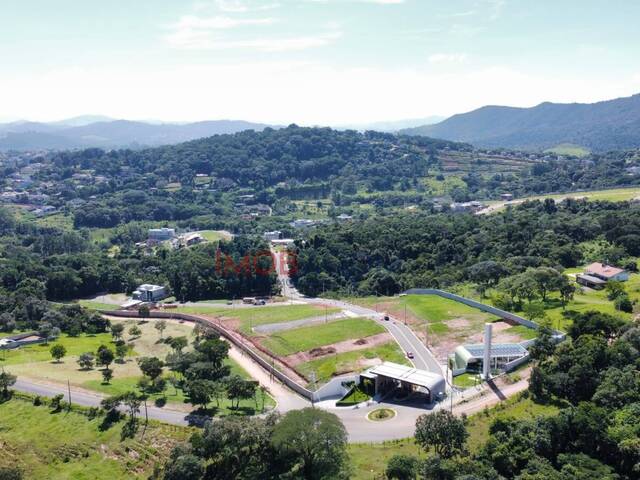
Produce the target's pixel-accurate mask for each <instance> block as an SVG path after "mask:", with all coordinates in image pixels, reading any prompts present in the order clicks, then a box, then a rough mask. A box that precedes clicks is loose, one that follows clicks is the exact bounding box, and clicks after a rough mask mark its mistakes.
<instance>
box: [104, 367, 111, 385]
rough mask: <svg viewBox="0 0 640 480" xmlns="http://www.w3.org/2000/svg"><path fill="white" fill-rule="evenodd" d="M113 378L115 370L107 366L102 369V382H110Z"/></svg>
mask: <svg viewBox="0 0 640 480" xmlns="http://www.w3.org/2000/svg"><path fill="white" fill-rule="evenodd" d="M112 378H113V370H111V369H110V368H105V369H103V370H102V383H106V384H109V382H111V379H112Z"/></svg>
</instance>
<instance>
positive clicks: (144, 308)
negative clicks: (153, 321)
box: [138, 305, 151, 318]
mask: <svg viewBox="0 0 640 480" xmlns="http://www.w3.org/2000/svg"><path fill="white" fill-rule="evenodd" d="M138 315H139V316H140V318H149V315H151V310H150V309H149V305H141V306H140V308H138Z"/></svg>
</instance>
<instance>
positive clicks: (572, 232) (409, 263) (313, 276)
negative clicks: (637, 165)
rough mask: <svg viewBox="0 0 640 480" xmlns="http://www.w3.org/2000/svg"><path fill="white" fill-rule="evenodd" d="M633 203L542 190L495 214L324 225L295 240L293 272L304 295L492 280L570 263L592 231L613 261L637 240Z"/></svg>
mask: <svg viewBox="0 0 640 480" xmlns="http://www.w3.org/2000/svg"><path fill="white" fill-rule="evenodd" d="M639 213H640V208H638V207H637V206H635V205H631V204H629V203H608V202H586V201H575V200H568V201H565V202H562V203H559V204H556V203H555V202H554V201H553V200H545V201H544V202H540V201H535V202H528V203H526V204H523V205H520V206H517V207H514V208H509V209H507V210H506V211H504V212H502V213H498V214H494V215H469V214H464V215H444V214H439V215H426V214H420V213H414V214H401V215H394V216H376V217H372V218H369V219H368V220H366V221H364V222H353V223H350V224H334V225H327V226H323V227H321V228H316V229H315V230H314V231H313V232H311V233H310V234H309V235H308V237H307V238H305V239H304V241H301V242H297V244H296V250H297V254H298V256H297V271H296V272H295V274H294V281H295V283H296V285H297V286H298V288H299V289H300V290H301V291H302V292H303V293H305V294H308V295H318V294H321V293H323V292H340V293H356V294H361V295H375V294H381V295H391V294H395V293H398V292H400V291H403V290H405V289H408V288H414V287H434V288H438V287H447V286H450V285H453V284H455V283H459V282H463V281H467V280H471V281H476V282H478V283H485V284H486V285H485V286H486V287H488V286H492V285H494V284H497V283H498V282H499V281H500V280H501V279H503V278H505V277H509V276H512V275H516V274H519V273H523V272H525V271H526V270H527V269H530V268H533V269H535V268H539V267H551V268H555V269H556V270H558V271H562V270H563V269H564V268H568V267H575V266H577V265H579V264H581V263H582V262H583V259H584V253H583V251H584V249H583V248H582V247H581V244H583V242H589V241H593V240H603V241H605V244H606V245H607V246H606V247H605V248H603V249H602V252H601V256H602V258H599V261H604V262H609V263H613V264H616V263H620V262H621V261H624V259H625V258H627V257H629V256H635V255H637V254H638V252H639V250H640V249H639V248H638V245H639V244H640V243H639V242H638V241H640V216H639V215H638V214H639ZM606 242H608V243H606ZM484 262H495V263H494V264H487V263H484ZM478 264H479V265H478ZM496 264H497V265H496ZM631 267H633V265H631ZM504 286H505V290H506V289H507V285H504ZM557 287H558V289H559V288H560V285H558V286H557ZM512 297H517V295H514V296H512ZM516 300H517V298H516Z"/></svg>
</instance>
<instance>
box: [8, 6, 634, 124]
mask: <svg viewBox="0 0 640 480" xmlns="http://www.w3.org/2000/svg"><path fill="white" fill-rule="evenodd" d="M3 3H5V5H3V6H2V10H1V12H2V15H0V105H2V108H0V118H4V119H9V118H28V119H34V120H53V119H60V118H64V117H69V116H74V115H80V114H88V113H90V114H104V115H109V116H113V117H118V118H131V119H161V120H180V121H187V120H202V119H217V118H242V119H247V120H254V121H265V122H276V123H291V122H296V123H300V124H332V125H336V124H345V123H353V122H360V123H361V122H373V121H381V120H397V119H405V118H420V117H426V116H430V115H450V114H454V113H458V112H463V111H468V110H471V109H473V108H477V107H479V106H482V105H485V104H505V105H514V106H531V105H535V104H537V103H539V102H542V101H546V100H549V101H560V102H572V101H580V102H591V101H597V100H603V99H609V98H614V97H618V96H626V95H631V94H633V93H638V92H640V29H638V28H637V19H638V18H640V2H638V1H636V0H626V1H622V0H619V1H615V0H614V1H612V0H609V1H600V0H597V1H596V0H582V1H577V0H564V1H547V0H537V1H524V0H520V1H518V0H458V1H434V0H135V1H131V0H126V1H125V0H110V1H98V0H56V1H51V0H21V1H20V2H17V1H15V2H3ZM8 3H11V5H10V6H7V5H6V4H8Z"/></svg>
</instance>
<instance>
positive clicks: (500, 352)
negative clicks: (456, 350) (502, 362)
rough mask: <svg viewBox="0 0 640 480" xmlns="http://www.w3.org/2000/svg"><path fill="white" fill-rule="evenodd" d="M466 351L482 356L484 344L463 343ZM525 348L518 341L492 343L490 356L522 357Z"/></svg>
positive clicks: (524, 353) (474, 355)
mask: <svg viewBox="0 0 640 480" xmlns="http://www.w3.org/2000/svg"><path fill="white" fill-rule="evenodd" d="M462 348H464V349H465V350H466V351H467V352H469V353H470V354H471V356H472V357H474V358H482V357H483V356H484V344H482V343H478V344H473V345H463V346H462ZM527 353H528V352H527V349H526V348H524V347H523V346H522V345H520V344H519V343H494V344H492V345H491V358H496V357H522V356H524V355H526V354H527Z"/></svg>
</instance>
